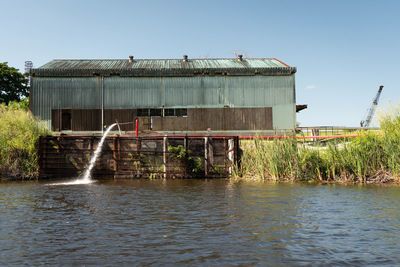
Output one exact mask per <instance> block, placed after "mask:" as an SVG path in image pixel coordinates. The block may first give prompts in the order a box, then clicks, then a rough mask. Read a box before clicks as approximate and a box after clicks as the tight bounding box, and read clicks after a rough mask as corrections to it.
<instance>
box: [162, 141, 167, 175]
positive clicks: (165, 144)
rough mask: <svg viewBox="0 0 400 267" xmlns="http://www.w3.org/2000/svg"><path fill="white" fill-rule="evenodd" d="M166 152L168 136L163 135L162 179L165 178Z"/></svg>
mask: <svg viewBox="0 0 400 267" xmlns="http://www.w3.org/2000/svg"><path fill="white" fill-rule="evenodd" d="M167 152H168V137H166V136H164V139H163V165H164V170H163V171H164V179H166V178H167Z"/></svg>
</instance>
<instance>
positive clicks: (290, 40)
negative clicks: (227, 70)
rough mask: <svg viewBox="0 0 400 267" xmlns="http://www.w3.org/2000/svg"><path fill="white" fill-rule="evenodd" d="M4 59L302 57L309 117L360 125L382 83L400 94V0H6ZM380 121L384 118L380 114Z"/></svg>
mask: <svg viewBox="0 0 400 267" xmlns="http://www.w3.org/2000/svg"><path fill="white" fill-rule="evenodd" d="M0 7H1V16H0V22H1V25H2V26H3V27H2V31H1V39H0V61H1V62H4V61H6V62H9V65H11V66H14V67H17V68H19V69H21V70H23V66H24V62H25V61H26V60H32V61H33V63H34V67H39V66H41V65H43V64H45V63H46V62H48V61H50V60H52V59H56V58H57V59H63V58H66V59H86V58H127V57H128V56H129V55H134V56H135V58H181V57H182V55H183V54H188V55H189V57H192V58H194V57H196V58H199V57H234V56H235V51H241V52H242V53H243V54H244V55H245V56H247V57H276V58H278V59H280V60H282V61H283V62H285V63H287V64H289V65H292V66H296V67H297V74H296V95H297V104H308V106H309V107H308V109H307V110H304V111H302V112H300V113H299V114H298V116H297V120H298V121H299V122H300V123H301V126H311V125H337V126H342V125H344V126H358V125H359V122H360V120H361V119H362V118H364V116H365V114H366V111H367V109H368V107H369V106H370V105H371V102H372V99H373V97H374V96H375V94H376V92H377V90H378V87H379V85H380V84H383V85H384V86H385V87H384V89H383V94H382V97H381V102H380V104H381V105H380V107H383V108H384V107H388V106H389V102H390V103H391V104H392V105H398V104H399V103H400V91H399V89H400V87H399V85H400V78H399V77H400V75H399V73H398V71H399V70H398V66H399V62H400V16H399V12H400V1H384V0H381V1H378V0H375V1H367V0H362V1H361V0H360V1H355V0H353V1H350V0H347V1H322V0H319V1H290V0H287V1H276V0H273V1H233V0H230V1H217V0H214V1H172V0H168V1H143V0H142V1H94V0H93V1H83V0H81V1H75V0H68V1H67V0H66V1H54V0H48V1H40V0H37V1H17V0H15V1H6V0H0ZM375 125H376V123H375Z"/></svg>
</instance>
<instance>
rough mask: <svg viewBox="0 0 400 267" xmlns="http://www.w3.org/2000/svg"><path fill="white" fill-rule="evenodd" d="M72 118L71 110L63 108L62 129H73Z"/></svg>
mask: <svg viewBox="0 0 400 267" xmlns="http://www.w3.org/2000/svg"><path fill="white" fill-rule="evenodd" d="M71 119H72V116H71V110H69V109H67V110H65V109H63V111H62V114H61V131H65V130H67V131H68V130H72V127H71V124H72V123H71Z"/></svg>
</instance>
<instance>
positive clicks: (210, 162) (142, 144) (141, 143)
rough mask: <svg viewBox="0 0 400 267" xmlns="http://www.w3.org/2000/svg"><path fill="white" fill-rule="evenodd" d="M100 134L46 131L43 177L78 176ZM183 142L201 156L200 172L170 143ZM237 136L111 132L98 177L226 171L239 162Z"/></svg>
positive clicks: (41, 161)
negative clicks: (55, 133) (52, 134)
mask: <svg viewBox="0 0 400 267" xmlns="http://www.w3.org/2000/svg"><path fill="white" fill-rule="evenodd" d="M100 138H101V137H100V136H69V135H59V136H44V137H41V138H40V139H39V144H38V149H39V168H40V177H41V178H74V177H78V176H79V175H80V174H81V173H83V171H84V169H85V168H86V167H87V165H88V162H89V159H90V157H91V155H92V154H93V151H94V150H95V149H96V148H97V144H98V143H99V141H100ZM178 146H182V149H186V151H187V152H188V154H187V157H192V158H193V159H198V161H199V162H200V163H201V166H199V167H200V168H199V170H200V172H197V173H192V172H191V171H190V170H189V169H188V161H187V157H185V158H183V159H182V158H179V157H178V154H179V151H177V152H174V151H172V150H171V149H168V147H178ZM237 149H238V138H237V137H213V138H210V137H176V136H174V137H170V138H167V137H151V138H150V137H147V138H146V137H143V138H142V137H137V138H136V137H131V136H119V135H114V136H111V137H107V139H106V140H105V142H104V146H103V150H102V154H101V156H100V158H98V161H97V163H96V166H95V168H94V172H93V175H94V178H96V179H106V178H140V177H152V176H158V177H165V178H170V177H176V178H181V177H182V178H183V177H196V176H197V177H198V176H200V177H226V176H228V175H229V173H230V172H231V171H232V167H233V165H234V164H235V163H236V162H237V156H238V153H237Z"/></svg>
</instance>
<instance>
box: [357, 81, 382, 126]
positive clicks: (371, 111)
mask: <svg viewBox="0 0 400 267" xmlns="http://www.w3.org/2000/svg"><path fill="white" fill-rule="evenodd" d="M382 89H383V85H381V86H379V89H378V93H377V94H376V96H375V98H374V101H373V102H372V106H371V107H370V108H369V110H368V115H367V118H366V119H365V120H364V121H361V122H360V125H361V127H364V128H367V127H369V124H370V123H371V120H372V117H373V116H374V113H375V110H376V106H377V105H378V101H379V97H380V96H381V93H382Z"/></svg>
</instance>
